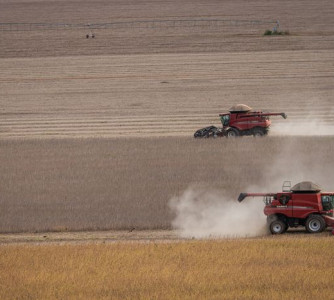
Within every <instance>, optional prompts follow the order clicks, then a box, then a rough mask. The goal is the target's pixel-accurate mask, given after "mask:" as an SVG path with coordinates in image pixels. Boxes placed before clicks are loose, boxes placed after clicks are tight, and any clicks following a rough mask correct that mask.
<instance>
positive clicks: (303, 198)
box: [238, 181, 334, 234]
mask: <svg viewBox="0 0 334 300" xmlns="http://www.w3.org/2000/svg"><path fill="white" fill-rule="evenodd" d="M246 197H264V203H265V207H264V214H265V215H266V216H267V221H268V226H269V229H270V231H271V233H272V234H281V233H284V232H285V231H286V230H287V229H288V228H289V227H298V226H305V228H306V230H307V231H308V232H310V233H318V232H322V231H323V230H324V229H325V228H326V227H327V226H329V227H333V226H334V215H333V209H334V192H333V193H328V192H322V191H321V188H320V187H319V186H318V185H317V184H314V183H312V182H309V181H304V182H301V183H298V184H296V185H295V186H293V187H292V188H291V183H290V182H289V181H286V182H284V184H283V188H282V192H281V193H251V194H249V193H241V194H240V195H239V198H238V201H239V202H241V201H243V200H244V199H245V198H246ZM332 233H333V234H334V228H333V232H332Z"/></svg>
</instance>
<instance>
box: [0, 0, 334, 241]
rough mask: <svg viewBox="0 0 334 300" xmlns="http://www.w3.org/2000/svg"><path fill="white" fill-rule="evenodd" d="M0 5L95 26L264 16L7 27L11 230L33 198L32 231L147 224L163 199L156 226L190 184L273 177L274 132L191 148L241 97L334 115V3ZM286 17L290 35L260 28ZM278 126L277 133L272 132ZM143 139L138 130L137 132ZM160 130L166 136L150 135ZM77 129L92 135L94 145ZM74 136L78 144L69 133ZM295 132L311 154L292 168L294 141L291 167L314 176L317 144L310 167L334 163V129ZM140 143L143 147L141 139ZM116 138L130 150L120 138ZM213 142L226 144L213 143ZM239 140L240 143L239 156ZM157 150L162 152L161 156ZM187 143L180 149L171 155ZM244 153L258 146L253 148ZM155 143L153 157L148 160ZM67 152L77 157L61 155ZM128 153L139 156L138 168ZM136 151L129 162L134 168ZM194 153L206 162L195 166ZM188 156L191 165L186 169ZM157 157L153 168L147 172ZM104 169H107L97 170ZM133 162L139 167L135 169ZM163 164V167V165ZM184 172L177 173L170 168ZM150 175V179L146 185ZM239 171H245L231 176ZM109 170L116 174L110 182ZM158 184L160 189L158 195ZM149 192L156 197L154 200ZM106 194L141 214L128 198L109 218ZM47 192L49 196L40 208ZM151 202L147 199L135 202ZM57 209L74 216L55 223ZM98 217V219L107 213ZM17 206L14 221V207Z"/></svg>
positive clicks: (3, 42)
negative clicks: (325, 134) (332, 132)
mask: <svg viewBox="0 0 334 300" xmlns="http://www.w3.org/2000/svg"><path fill="white" fill-rule="evenodd" d="M0 7H1V9H0V20H1V22H13V23H17V22H27V23H37V22H47V23H59V22H66V23H71V24H77V23H85V24H86V23H103V22H107V23H108V22H116V21H138V20H152V19H157V20H161V19H163V20H170V19H175V20H180V19H192V18H195V19H200V18H212V19H228V20H246V21H252V20H260V21H261V22H268V23H259V24H258V25H246V26H245V25H242V26H241V25H240V24H239V25H220V26H208V27H203V26H202V27H201V26H198V27H184V26H180V27H177V28H160V27H159V28H133V27H130V28H121V29H117V30H109V29H100V30H97V31H96V38H95V39H86V38H85V35H86V33H87V30H84V29H78V30H58V31H55V30H47V31H24V32H22V31H2V29H0V158H1V161H2V164H1V166H0V168H2V169H1V171H2V172H1V176H2V181H1V184H2V186H1V193H2V194H1V195H2V196H1V198H0V200H1V202H0V203H2V204H5V203H12V206H10V205H9V206H4V207H5V208H6V209H5V211H6V215H7V217H5V218H3V219H2V224H3V225H2V226H3V227H2V228H5V229H3V230H4V231H8V230H9V231H10V230H13V231H17V230H19V231H24V229H22V228H21V227H20V226H21V225H23V224H29V221H30V219H29V218H31V216H33V215H34V208H36V209H37V212H38V214H37V215H38V216H39V217H38V218H35V219H34V218H33V219H31V220H32V221H31V224H30V226H29V229H28V231H32V232H33V231H34V230H35V229H36V230H43V228H44V229H45V228H47V229H51V230H57V228H58V230H59V231H62V230H64V228H65V227H66V224H74V228H75V229H78V227H79V228H80V226H82V224H85V226H84V227H85V228H86V229H87V230H88V229H89V228H90V226H91V227H92V228H95V229H97V228H101V227H103V228H104V226H103V225H101V223H102V224H107V225H105V226H106V227H108V226H110V227H109V228H113V226H114V225H115V223H116V224H126V225H123V226H125V227H127V226H130V225H129V220H130V221H131V220H136V222H137V223H139V224H140V226H143V227H145V226H147V224H146V223H145V222H144V221H143V220H147V218H146V217H147V214H148V212H147V210H146V211H145V208H147V207H150V203H152V202H150V201H154V200H155V199H157V198H158V199H159V200H161V201H160V202H159V203H158V204H157V203H156V202H154V205H153V207H154V211H162V216H164V217H163V218H162V221H161V220H160V219H159V220H158V221H157V220H156V219H154V220H153V221H152V222H153V223H154V224H158V228H166V227H168V226H169V225H168V224H169V222H170V219H171V216H170V215H169V213H168V207H167V206H166V203H168V200H169V198H170V197H171V196H173V194H175V193H179V192H180V190H181V191H182V190H183V189H185V188H187V186H188V184H194V183H197V182H200V183H201V184H204V185H209V186H213V185H217V184H218V183H219V182H222V181H224V184H223V186H218V187H219V188H221V187H223V188H226V187H228V186H229V184H230V183H233V184H234V185H233V193H234V192H236V191H239V190H240V188H241V187H242V186H244V185H249V184H250V183H251V184H254V185H255V184H256V185H259V184H261V182H263V181H262V180H265V182H266V183H268V182H269V180H270V178H271V179H272V177H270V176H269V178H267V179H266V178H265V176H263V175H259V174H262V173H261V170H262V169H263V168H266V170H269V169H270V168H269V166H268V164H269V165H270V164H271V163H275V164H276V162H277V159H278V158H277V157H279V150H280V149H282V146H281V145H282V143H283V142H282V141H281V140H280V137H279V139H273V140H271V141H274V142H273V143H272V145H270V140H269V142H268V141H267V142H265V141H264V142H260V143H259V144H257V143H256V142H254V141H252V142H250V143H248V141H250V140H249V139H246V140H244V141H238V144H237V147H235V144H234V142H228V144H227V147H225V145H224V141H212V142H210V143H206V144H205V145H204V144H199V143H197V144H196V147H197V146H198V145H200V146H199V147H197V148H195V147H193V146H194V144H193V143H194V142H193V141H188V140H186V141H185V143H184V142H182V141H180V140H178V138H184V139H190V138H191V136H192V134H193V133H194V131H195V130H197V129H198V128H201V127H204V126H207V125H212V124H213V125H219V119H218V114H219V113H220V112H223V111H225V110H226V109H228V108H229V107H230V106H232V105H234V104H236V103H245V104H248V105H250V106H251V107H253V108H254V109H263V110H271V111H273V110H275V111H276V110H277V111H284V112H286V113H287V114H288V119H287V120H283V119H274V120H273V122H274V123H275V124H276V126H279V125H280V124H283V122H285V123H286V122H290V123H289V124H292V125H293V124H294V123H299V122H302V121H306V122H312V123H314V122H315V124H319V123H321V124H324V125H334V122H333V121H334V119H333V114H332V112H333V104H332V103H333V99H332V98H333V89H334V54H333V53H334V52H333V49H334V39H333V37H334V30H333V28H334V18H333V17H332V16H333V13H334V3H333V1H329V0H323V1H311V0H308V1H265V0H257V1H252V2H250V1H245V0H243V1H223V2H222V1H186V0H183V1H153V2H148V1H144V0H143V1H134V0H133V1H98V2H96V1H94V2H93V1H73V0H72V1H65V2H64V1H30V0H24V1H6V0H0ZM277 19H278V20H280V24H281V29H282V30H289V31H290V35H288V36H274V37H264V36H263V33H264V31H265V30H266V29H271V28H272V26H273V25H274V23H272V21H275V20H277ZM1 28H3V27H1ZM271 134H272V135H275V131H274V130H273V131H272V132H271ZM96 137H103V138H104V139H105V141H104V143H103V142H102V141H101V140H99V139H97V140H96V141H97V142H98V143H102V144H103V145H102V148H101V149H102V150H101V149H99V147H95V146H91V144H92V143H94V142H95V140H94V139H93V140H91V138H96ZM118 137H122V138H125V139H124V141H123V143H124V144H121V143H120V142H119V140H117V139H116V140H115V139H114V138H118ZM138 137H143V139H142V140H141V141H140V142H138V140H137V139H136V138H138ZM149 137H150V138H151V139H148V138H149ZM155 137H163V138H165V140H164V141H162V142H161V141H158V140H159V139H157V140H154V138H155ZM57 138H66V139H65V140H63V141H60V140H58V139H57ZM81 138H88V139H87V143H86V142H85V140H84V141H83V140H82V139H81ZM73 140H77V142H74V143H72V142H73ZM298 141H299V140H298ZM298 141H297V142H295V144H293V147H297V148H298V147H299V150H300V151H301V152H302V153H303V155H302V157H303V158H302V159H301V161H299V163H297V164H294V161H295V159H297V156H298V155H299V153H296V152H295V149H294V148H293V147H290V148H289V151H290V150H291V152H289V153H288V152H285V154H286V155H287V156H289V157H290V159H289V160H288V163H290V165H291V166H294V167H296V168H299V169H300V170H303V171H305V172H307V169H306V167H305V162H307V158H306V155H311V154H312V158H314V161H313V163H312V164H311V165H312V166H313V167H314V166H315V162H316V161H318V162H319V161H320V163H319V165H318V166H317V171H316V174H317V175H319V174H320V173H321V172H320V171H321V170H322V168H324V166H326V165H327V166H331V164H328V161H329V160H324V158H328V159H329V157H330V155H331V151H332V150H331V149H332V138H331V137H329V138H327V139H326V140H320V139H319V140H317V142H319V143H322V142H324V143H325V145H323V146H322V147H321V150H319V148H318V147H317V145H316V144H314V142H313V141H314V140H313V138H312V137H310V138H309V140H306V141H305V140H302V141H300V144H298ZM137 142H138V144H139V145H142V146H141V147H140V146H137V147H136V146H134V144H133V143H135V144H136V143H137ZM81 143H83V150H82V152H80V149H79V148H80V146H82V145H81ZM115 143H117V144H118V145H121V146H116V147H113V145H114V144H115ZM245 143H247V145H246V144H245ZM289 143H290V142H289ZM166 144H169V145H170V146H172V145H174V146H173V150H171V151H170V152H171V153H170V154H168V149H165V148H164V146H163V145H166ZM290 144H291V143H290ZM87 145H88V146H87ZM108 146H111V147H113V155H114V157H119V159H117V160H116V162H115V161H113V160H112V159H110V158H109V157H108V151H107V149H108V148H107V147H108ZM59 147H60V148H59ZM87 147H88V148H87ZM217 147H222V148H221V149H219V150H212V149H218V148H217ZM261 147H262V148H261ZM303 147H304V148H303ZM129 148H130V150H128V149H129ZM235 148H237V151H234V152H235V153H233V155H232V154H230V152H233V149H235ZM283 148H284V147H283ZM36 149H41V150H36ZM73 149H76V150H75V151H78V155H76V153H74V150H73ZM115 149H116V150H115ZM125 149H127V150H125ZM146 149H148V150H147V151H146ZM162 149H164V155H163V156H159V153H161V152H159V151H162ZM181 149H182V150H183V153H182V155H180V157H179V158H178V159H175V162H174V163H171V162H170V160H171V159H173V157H174V158H175V157H176V156H177V155H178V151H179V152H180V151H181ZM249 149H253V150H254V152H252V153H251V154H250V151H249ZM263 149H264V150H263ZM268 149H269V150H268ZM57 150H58V152H56V151H57ZM85 150H87V152H85ZM258 150H259V151H258ZM39 151H40V152H39ZM115 151H116V152H115ZM117 151H118V152H117ZM131 151H132V152H131ZM152 151H153V152H152ZM175 151H176V152H175ZM187 151H188V152H187ZM268 151H269V152H268ZM319 151H320V152H319ZM321 151H324V152H321ZM55 152H56V153H55ZM189 152H191V155H188V154H187V153H189ZM212 152H214V155H212ZM57 153H58V154H57ZM87 153H88V156H89V159H88V162H87V160H86V158H87V157H86V155H87ZM124 153H125V154H124ZM152 153H153V157H154V158H155V162H156V163H154V162H153V163H152V162H151V161H150V163H147V162H148V161H149V159H148V157H150V156H151V155H152ZM50 155H51V156H50ZM52 155H54V156H52ZM57 155H58V156H57ZM62 155H63V156H62ZM64 155H66V157H68V158H69V159H73V162H72V163H71V160H66V159H64ZM133 155H138V157H139V162H140V163H139V165H137V164H136V160H135V158H136V156H135V157H133ZM173 155H174V156H173ZM245 155H248V156H250V157H251V158H252V159H251V162H247V161H245V160H244V157H245ZM40 157H41V158H42V159H40ZM129 157H131V159H130V161H131V164H128V165H127V162H128V160H129ZM203 157H204V158H203ZM221 157H224V158H225V157H226V159H230V161H229V163H228V164H227V165H226V164H225V165H224V162H223V161H221V159H220V158H221ZM54 158H56V159H54ZM27 159H28V161H27ZM196 159H199V160H200V161H201V162H200V163H199V164H198V165H197V164H196ZM30 160H31V161H30ZM206 161H208V163H206ZM217 161H220V162H219V163H218V164H217V163H216V162H217ZM235 161H238V162H239V164H240V166H238V167H237V168H233V167H232V165H233V164H234V165H235ZM19 162H20V164H18V163H19ZM259 162H260V163H259ZM187 163H188V164H189V165H192V166H191V168H190V169H189V170H186V171H184V168H186V166H187ZM330 163H331V162H330ZM104 164H105V165H104ZM108 166H112V167H115V166H116V167H115V168H112V169H108V168H107V167H108ZM152 166H153V170H154V172H153V171H152V169H149V167H152ZM100 167H102V168H103V172H102V173H99V172H98V171H99V168H100ZM250 167H252V168H250ZM287 167H289V165H288V164H287ZM139 168H141V169H140V171H141V172H142V173H141V172H138V170H139ZM245 168H247V170H248V171H247V172H248V173H247V172H245V171H244V170H245ZM132 169H134V170H135V171H134V172H131V171H132ZM161 169H163V170H164V173H162V174H159V170H161ZM175 170H176V171H175ZM222 170H223V171H224V172H222ZM231 170H232V171H231ZM136 171H137V174H133V173H136ZM175 172H178V174H180V175H178V176H180V177H176V178H173V176H174V175H173V174H174V173H175ZM245 173H247V174H245ZM31 174H32V175H31ZM131 174H132V175H131ZM156 174H159V175H158V176H157V175H156ZM193 174H195V176H194V175H193ZM227 174H229V175H228V176H227ZM63 175H64V177H63ZM104 175H106V176H104ZM279 175H280V178H279V181H280V182H281V181H282V180H285V179H286V177H287V176H286V174H284V172H279ZM145 176H146V177H145ZM277 177H278V176H277ZM293 177H297V176H295V175H293ZM90 178H93V179H94V180H93V179H92V180H90ZM95 178H96V180H95ZM124 178H127V179H128V178H130V179H129V180H130V182H131V183H135V184H137V185H136V186H137V188H136V189H128V188H127V187H128V186H127V185H125V184H124V185H123V183H122V184H120V187H119V188H117V192H119V193H120V194H117V193H116V195H121V197H117V196H116V197H111V195H113V196H114V194H112V193H113V191H114V187H115V186H118V185H117V184H118V180H119V181H122V179H124ZM145 178H146V179H147V180H146V183H145V184H142V183H143V180H144V181H145ZM226 178H228V179H227V180H226ZM237 178H240V181H239V182H237V183H235V182H236V181H237ZM318 178H321V179H323V180H324V182H325V186H330V185H329V182H330V176H328V174H327V176H324V177H321V176H320V175H319V176H318V177H315V179H318ZM110 179H111V181H112V184H111V185H110V186H108V185H107V182H108V180H110ZM276 179H277V178H276ZM85 180H88V181H85ZM156 180H158V181H156ZM180 180H181V182H180ZM182 180H184V181H182ZM87 182H89V184H91V186H90V189H89V192H87V190H86V189H85V188H87V186H86V185H87ZM125 182H127V180H126V181H125ZM166 182H167V183H168V184H167V185H165V184H164V183H166ZM77 183H79V185H77ZM58 184H60V188H58ZM157 184H160V185H161V186H162V185H164V186H163V188H162V190H163V191H162V194H163V196H161V193H160V190H159V189H158V188H157V187H156V186H157ZM71 187H72V188H71ZM74 187H75V188H74ZM138 191H139V192H138ZM68 193H69V198H67V196H68ZM94 193H95V194H96V193H99V197H98V198H97V199H94V201H96V202H94V203H98V204H99V205H100V204H101V203H102V204H103V205H102V206H99V208H98V211H97V212H96V213H95V214H94V213H92V210H91V206H89V205H88V204H87V203H88V202H87V201H90V200H91V199H93V198H92V196H91V195H94ZM147 194H149V197H145V195H147ZM231 194H232V192H231ZM4 195H6V196H4ZM23 195H24V196H23ZM78 195H80V197H82V198H80V197H78ZM87 195H88V196H87ZM30 196H31V197H32V198H28V197H30ZM71 197H72V198H71ZM110 197H111V198H112V199H116V200H115V201H116V203H119V201H120V200H119V198H125V199H126V201H128V202H126V203H132V202H131V200H132V201H133V199H136V200H138V199H139V201H138V202H137V204H136V205H134V206H135V208H132V214H133V211H135V209H136V208H140V209H141V210H140V214H139V216H136V217H134V219H131V218H130V219H127V217H126V214H125V213H124V208H122V207H121V206H117V209H120V210H121V211H122V212H123V214H122V213H121V214H119V218H120V219H122V218H123V217H124V220H123V219H122V220H120V219H117V220H116V221H114V220H108V219H107V213H108V212H110V210H111V207H110V205H109V204H108V200H109V198H110ZM27 199H28V200H27ZM44 199H47V200H46V204H45V205H41V203H44V202H43V201H45V200H44ZM50 199H54V200H55V201H54V202H52V200H50ZM68 200H70V201H73V203H74V204H73V205H74V206H73V207H74V209H73V207H71V206H70V209H69V210H68ZM57 201H58V202H57ZM141 201H142V202H141ZM57 203H58V204H59V203H60V204H61V205H60V207H59V208H58V210H53V211H52V213H51V215H52V216H54V213H55V215H56V216H57V217H56V218H55V219H53V217H51V221H50V220H49V219H50V218H49V215H47V214H46V215H45V212H48V209H50V207H51V208H53V207H54V205H57ZM64 203H65V205H64ZM82 203H86V206H85V205H83V206H81V204H82ZM142 203H145V205H144V208H141V207H140V205H141V204H142ZM78 207H80V209H83V211H85V212H87V211H90V212H91V213H92V214H91V215H89V216H88V219H89V222H88V224H87V222H86V221H87V219H86V217H87V215H84V216H82V217H81V218H80V217H78V218H77V219H75V221H74V222H73V221H72V219H71V217H72V216H75V215H76V213H77V212H76V209H78ZM2 211H3V214H4V210H2ZM24 212H26V214H24ZM62 213H64V214H65V217H60V218H59V219H57V218H58V217H59V216H62ZM67 213H68V214H67ZM98 213H102V215H103V217H102V218H100V219H99V216H98ZM103 213H104V214H103ZM16 214H18V216H20V219H19V221H18V220H16V219H15V218H14V219H13V218H12V219H11V218H9V217H8V216H15V215H16ZM40 216H43V217H40ZM39 218H40V219H39ZM45 220H48V221H47V222H45ZM92 220H93V221H92ZM96 220H98V221H97V223H96ZM48 222H49V223H48ZM143 223H144V224H143ZM64 224H65V225H64ZM96 224H98V225H96ZM43 226H44V227H43ZM48 226H49V227H48ZM8 228H10V229H8ZM81 228H83V227H81ZM104 229H105V228H104ZM169 234H170V235H172V236H173V233H168V234H167V235H169ZM14 239H15V238H14Z"/></svg>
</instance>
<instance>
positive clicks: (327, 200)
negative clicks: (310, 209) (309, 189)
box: [321, 195, 334, 210]
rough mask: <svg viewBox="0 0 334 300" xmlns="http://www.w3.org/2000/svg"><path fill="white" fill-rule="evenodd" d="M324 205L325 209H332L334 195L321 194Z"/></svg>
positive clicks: (333, 206)
mask: <svg viewBox="0 0 334 300" xmlns="http://www.w3.org/2000/svg"><path fill="white" fill-rule="evenodd" d="M321 202H322V207H323V209H324V210H331V209H333V208H334V196H330V195H324V196H321Z"/></svg>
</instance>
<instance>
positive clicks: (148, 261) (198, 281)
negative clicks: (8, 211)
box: [0, 236, 334, 299]
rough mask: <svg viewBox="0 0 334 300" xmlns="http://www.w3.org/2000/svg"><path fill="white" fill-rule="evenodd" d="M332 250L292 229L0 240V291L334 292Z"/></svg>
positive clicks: (123, 295) (324, 240)
mask: <svg viewBox="0 0 334 300" xmlns="http://www.w3.org/2000/svg"><path fill="white" fill-rule="evenodd" d="M333 255H334V250H333V243H332V241H331V240H330V239H328V237H321V238H314V237H312V238H310V237H297V236H295V237H281V238H271V239H244V240H225V241H214V240H213V241H190V242H180V243H154V242H152V243H148V244H146V243H116V244H83V245H69V244H67V245H47V246H27V245H26V246H22V245H19V246H18V245H9V246H4V245H2V246H0V264H1V266H2V268H5V269H6V272H1V273H0V279H1V285H0V298H2V299H12V298H20V299H29V298H34V299H92V298H94V299H134V298H136V299H301V298H302V299H315V298H317V299H318V298H321V299H332V297H333V283H332V278H333V276H334V273H333V272H334V271H333V268H332V267H331V265H332V257H333ZM18 270H19V271H18ZM18 282H19V284H17V283H18Z"/></svg>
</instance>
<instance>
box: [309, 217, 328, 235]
mask: <svg viewBox="0 0 334 300" xmlns="http://www.w3.org/2000/svg"><path fill="white" fill-rule="evenodd" d="M305 227H306V230H307V231H308V232H309V233H319V232H322V231H324V229H325V228H326V222H325V220H324V218H323V217H322V216H319V215H310V216H309V217H308V218H307V220H306V224H305Z"/></svg>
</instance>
